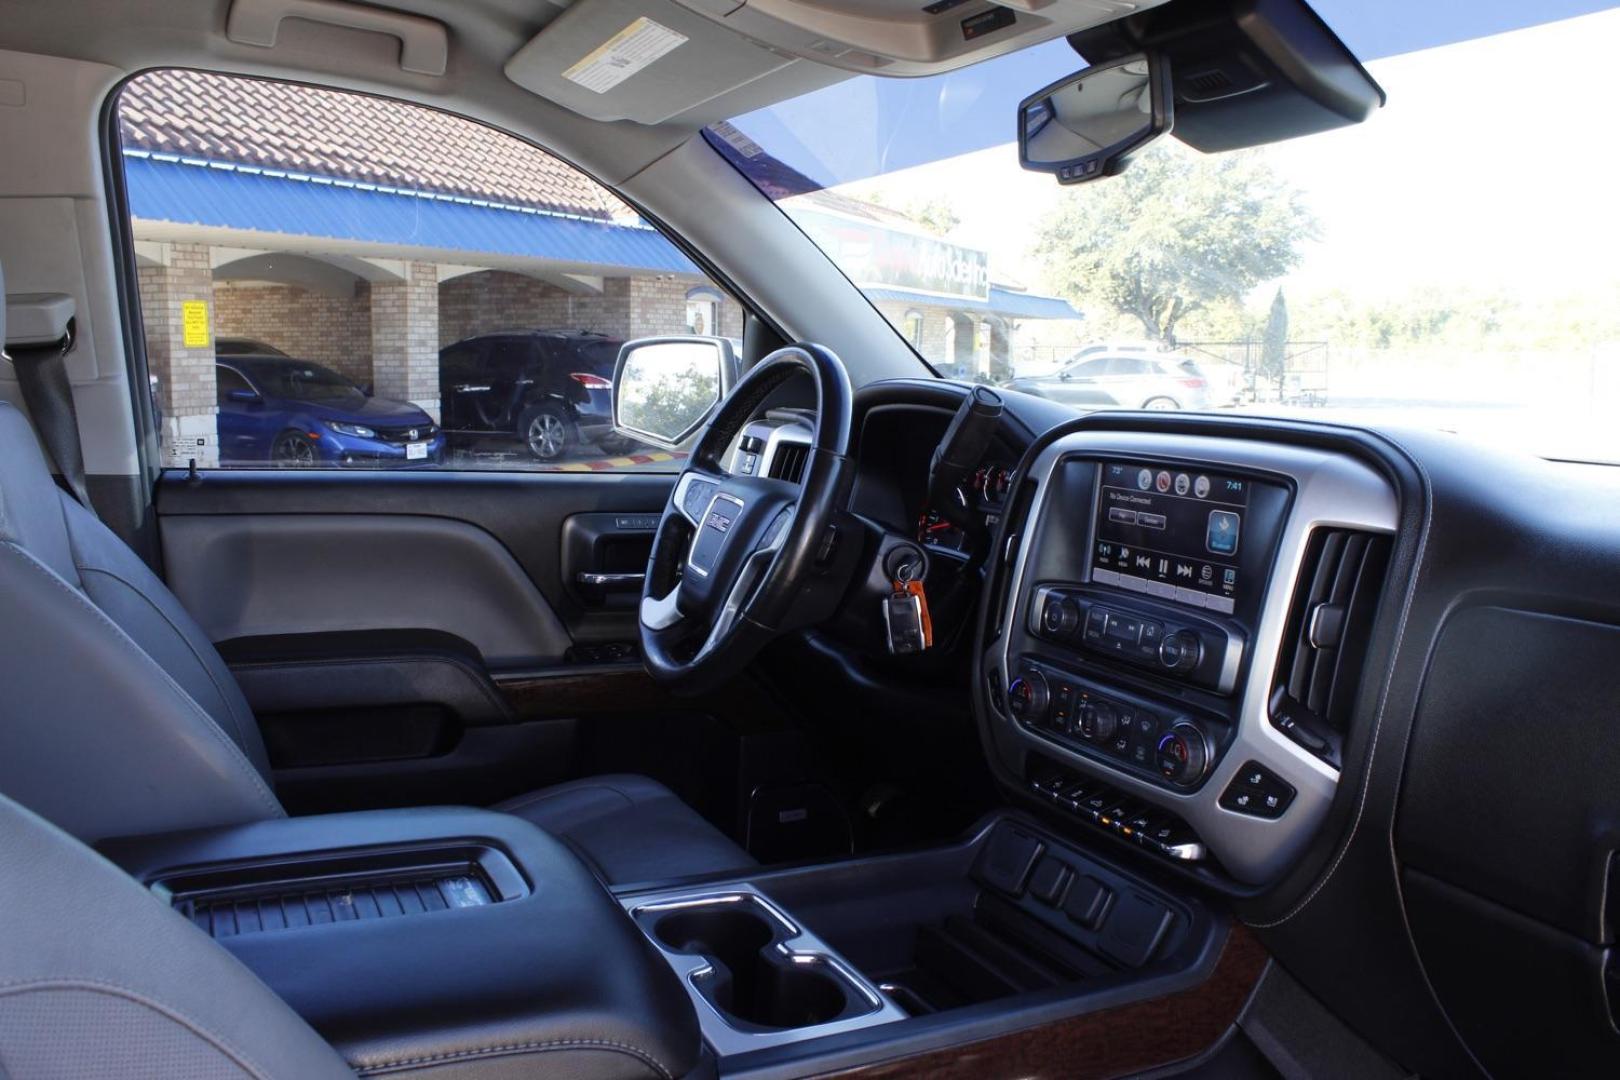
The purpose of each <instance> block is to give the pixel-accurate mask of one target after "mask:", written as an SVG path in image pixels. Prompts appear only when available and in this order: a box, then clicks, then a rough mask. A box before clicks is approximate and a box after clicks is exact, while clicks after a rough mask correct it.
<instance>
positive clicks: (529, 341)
mask: <svg viewBox="0 0 1620 1080" xmlns="http://www.w3.org/2000/svg"><path fill="white" fill-rule="evenodd" d="M622 344H624V343H623V342H622V341H620V340H618V339H617V338H610V337H607V336H605V335H602V334H595V333H590V332H589V331H585V330H509V331H502V332H500V333H494V334H481V335H479V336H478V337H472V338H467V339H466V340H465V341H458V342H456V343H455V344H454V345H448V346H446V347H445V348H443V349H441V350H439V401H440V405H441V407H442V409H443V411H444V425H443V426H444V430H445V432H446V433H447V434H449V435H451V436H452V437H459V438H460V439H462V440H467V439H469V438H478V439H482V438H487V437H490V436H507V437H510V436H514V435H515V436H516V437H517V438H519V439H521V440H522V441H523V443H524V445H526V446H527V447H528V448H529V452H530V453H531V454H533V455H534V456H535V457H536V458H539V459H540V460H541V461H556V460H559V459H561V458H562V457H564V456H565V455H567V454H568V453H569V452H570V451H571V450H573V449H574V448H575V447H576V446H577V445H578V444H579V443H581V442H592V443H595V444H596V445H597V446H599V447H601V448H602V449H603V450H604V451H606V452H608V453H619V452H621V451H622V450H623V449H624V447H625V446H626V445H627V444H626V443H625V441H624V440H623V439H622V438H620V437H618V436H615V435H614V434H613V365H614V363H615V362H616V361H617V360H618V357H619V346H620V345H622Z"/></svg>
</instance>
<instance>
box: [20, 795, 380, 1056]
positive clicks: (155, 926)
mask: <svg viewBox="0 0 1620 1080" xmlns="http://www.w3.org/2000/svg"><path fill="white" fill-rule="evenodd" d="M0 913H3V914H0V919H3V929H0V1075H4V1076H7V1077H9V1078H10V1080H33V1078H36V1077H66V1076H121V1077H140V1078H148V1077H149V1078H153V1080H156V1078H157V1077H175V1076H185V1077H191V1078H196V1080H203V1078H212V1077H221V1078H225V1077H240V1078H247V1077H253V1078H256V1080H279V1078H286V1080H341V1078H344V1077H352V1075H353V1074H352V1073H351V1072H350V1071H349V1069H348V1068H347V1067H346V1066H345V1064H344V1062H343V1059H342V1058H340V1057H339V1056H338V1055H337V1054H336V1053H334V1052H333V1051H332V1048H331V1047H329V1046H327V1045H326V1043H324V1042H322V1041H321V1039H320V1037H319V1036H317V1035H316V1034H315V1032H314V1031H312V1030H311V1029H310V1027H309V1025H308V1024H306V1023H305V1022H304V1021H303V1020H301V1019H299V1017H298V1016H297V1015H296V1014H295V1013H294V1012H293V1011H292V1010H291V1009H289V1008H288V1007H287V1005H286V1004H285V1003H283V1002H282V1001H281V1000H279V999H278V998H277V997H276V996H275V995H274V994H272V993H271V992H270V991H269V990H268V989H267V988H266V987H265V985H264V983H262V982H260V981H259V979H258V978H257V977H255V976H254V975H253V973H252V972H250V971H249V970H248V969H247V968H245V967H243V966H242V964H241V963H239V962H238V961H237V960H236V959H235V958H234V957H232V956H231V955H230V954H229V953H227V952H226V951H225V950H224V949H222V948H220V947H219V946H218V945H216V944H214V942H212V941H210V940H209V939H208V938H207V937H206V936H205V935H204V934H203V933H202V932H201V931H200V930H198V929H197V928H196V927H194V926H192V925H191V924H190V923H189V922H187V921H186V920H185V919H183V918H181V917H180V916H179V915H177V914H175V912H173V911H171V910H170V909H169V907H168V905H166V904H164V903H163V902H161V901H160V900H158V899H157V897H155V896H154V895H153V894H152V893H151V892H149V891H147V890H146V889H144V888H142V887H141V886H140V885H138V884H136V883H135V882H134V881H132V880H131V879H130V878H129V876H128V875H126V874H125V873H123V872H122V871H121V870H119V869H118V868H117V867H115V866H113V865H112V864H111V863H109V862H107V861H106V860H105V859H103V858H102V857H101V856H99V855H97V854H95V853H94V852H92V851H91V850H89V849H88V848H86V847H85V846H84V845H83V844H80V843H78V842H77V841H75V840H74V839H73V838H72V837H69V836H67V835H66V834H64V833H63V832H61V831H60V830H59V829H57V828H56V827H55V826H53V825H50V824H48V823H46V822H45V821H42V820H41V819H39V818H37V817H35V816H34V815H33V814H32V813H30V812H29V811H27V810H24V809H23V808H22V807H20V806H18V805H17V804H16V803H14V802H12V801H11V800H10V799H7V798H4V797H0Z"/></svg>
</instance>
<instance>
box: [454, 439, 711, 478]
mask: <svg viewBox="0 0 1620 1080" xmlns="http://www.w3.org/2000/svg"><path fill="white" fill-rule="evenodd" d="M686 456H687V455H686V451H684V450H674V451H671V450H657V449H654V448H653V447H650V446H642V447H637V448H635V449H633V450H630V451H628V452H627V453H623V454H609V453H607V452H605V451H603V450H602V449H600V448H598V447H596V446H592V445H590V444H588V443H587V444H584V445H582V446H580V447H578V448H577V449H576V450H574V451H572V452H570V453H569V454H568V455H567V456H566V457H564V458H563V459H562V460H560V461H553V462H544V463H543V462H539V461H536V460H535V459H534V457H533V456H532V455H530V454H529V453H528V452H527V451H524V450H522V449H517V448H508V447H492V448H490V447H485V448H474V449H462V450H455V451H453V452H452V453H451V455H450V458H449V459H448V460H447V461H446V462H445V464H444V468H446V469H478V470H489V471H492V472H501V471H510V472H567V473H595V472H650V473H658V472H667V473H673V472H679V471H680V470H681V469H683V468H684V467H685V463H686Z"/></svg>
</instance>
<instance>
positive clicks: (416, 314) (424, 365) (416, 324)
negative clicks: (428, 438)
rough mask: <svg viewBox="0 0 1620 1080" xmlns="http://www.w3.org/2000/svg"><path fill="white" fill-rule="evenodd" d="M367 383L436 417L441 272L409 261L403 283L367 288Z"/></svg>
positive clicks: (389, 396) (435, 418)
mask: <svg viewBox="0 0 1620 1080" xmlns="http://www.w3.org/2000/svg"><path fill="white" fill-rule="evenodd" d="M371 383H372V391H373V392H374V393H375V394H376V395H377V396H378V397H386V398H395V399H397V400H400V401H409V402H411V403H413V404H415V405H418V406H420V407H421V408H422V409H424V410H426V411H427V413H428V415H429V416H431V417H433V419H434V421H435V422H437V421H438V419H439V270H438V267H437V266H435V265H434V264H433V263H423V262H413V263H407V264H406V267H405V280H404V281H388V282H374V283H373V284H372V286H371Z"/></svg>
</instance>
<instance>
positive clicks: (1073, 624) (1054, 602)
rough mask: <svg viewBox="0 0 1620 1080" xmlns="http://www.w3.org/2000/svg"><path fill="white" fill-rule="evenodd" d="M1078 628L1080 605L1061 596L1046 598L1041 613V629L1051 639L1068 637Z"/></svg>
mask: <svg viewBox="0 0 1620 1080" xmlns="http://www.w3.org/2000/svg"><path fill="white" fill-rule="evenodd" d="M1079 627H1080V605H1078V604H1076V603H1075V602H1074V601H1073V600H1066V599H1064V598H1063V597H1061V596H1048V597H1047V598H1046V607H1045V608H1044V609H1043V610H1042V611H1041V629H1043V630H1045V631H1046V632H1047V633H1048V634H1051V635H1052V636H1053V637H1068V636H1069V635H1070V634H1072V633H1074V632H1075V631H1076V630H1077V629H1079Z"/></svg>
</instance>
